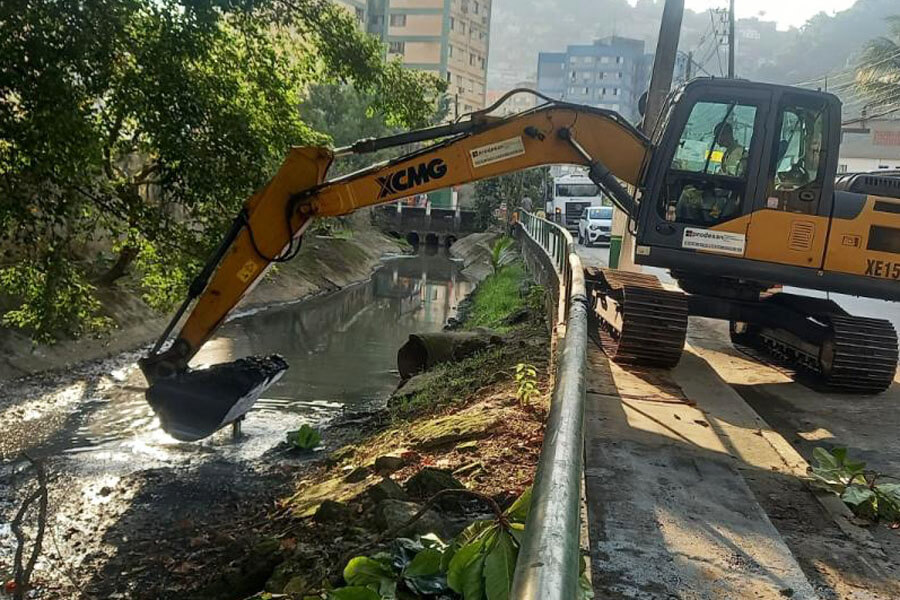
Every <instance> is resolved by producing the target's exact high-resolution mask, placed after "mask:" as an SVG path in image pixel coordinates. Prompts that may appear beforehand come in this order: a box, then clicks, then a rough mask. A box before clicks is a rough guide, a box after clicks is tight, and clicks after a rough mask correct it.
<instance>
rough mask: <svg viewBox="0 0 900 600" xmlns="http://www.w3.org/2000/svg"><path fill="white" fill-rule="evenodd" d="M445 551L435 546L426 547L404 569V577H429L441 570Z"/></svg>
mask: <svg viewBox="0 0 900 600" xmlns="http://www.w3.org/2000/svg"><path fill="white" fill-rule="evenodd" d="M442 556H443V553H442V552H441V551H440V550H437V549H435V548H425V549H424V550H422V551H421V552H419V553H418V554H416V557H415V558H414V559H412V562H410V563H409V564H408V565H407V566H406V568H405V569H404V570H403V576H404V577H428V576H430V575H435V574H437V573H440V572H441V557H442Z"/></svg>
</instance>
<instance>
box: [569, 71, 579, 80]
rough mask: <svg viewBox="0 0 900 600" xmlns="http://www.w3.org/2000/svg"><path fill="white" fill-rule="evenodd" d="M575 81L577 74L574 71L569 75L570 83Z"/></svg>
mask: <svg viewBox="0 0 900 600" xmlns="http://www.w3.org/2000/svg"><path fill="white" fill-rule="evenodd" d="M576 79H578V73H577V72H576V71H572V72H571V73H569V80H570V81H575V80H576Z"/></svg>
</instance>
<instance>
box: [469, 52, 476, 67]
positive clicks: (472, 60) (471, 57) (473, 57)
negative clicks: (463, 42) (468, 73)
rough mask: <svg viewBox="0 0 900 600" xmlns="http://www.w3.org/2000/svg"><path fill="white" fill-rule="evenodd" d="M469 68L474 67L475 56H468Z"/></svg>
mask: <svg viewBox="0 0 900 600" xmlns="http://www.w3.org/2000/svg"><path fill="white" fill-rule="evenodd" d="M469 66H472V67H474V66H475V55H474V54H469Z"/></svg>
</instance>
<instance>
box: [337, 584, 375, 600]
mask: <svg viewBox="0 0 900 600" xmlns="http://www.w3.org/2000/svg"><path fill="white" fill-rule="evenodd" d="M328 600H381V595H380V594H379V593H378V592H376V591H375V590H373V589H370V588H367V587H364V586H352V587H345V588H338V589H336V590H331V591H330V592H328Z"/></svg>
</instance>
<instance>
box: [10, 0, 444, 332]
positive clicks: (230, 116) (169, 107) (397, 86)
mask: <svg viewBox="0 0 900 600" xmlns="http://www.w3.org/2000/svg"><path fill="white" fill-rule="evenodd" d="M98 32H102V34H98ZM338 83H352V85H353V89H354V90H357V91H358V92H359V94H362V95H363V96H364V97H365V109H364V110H363V108H362V106H358V107H356V108H354V109H353V110H355V111H356V112H357V113H360V112H365V114H366V115H367V116H371V115H375V114H377V115H379V118H380V119H381V120H382V121H383V123H385V124H387V125H389V126H391V127H398V126H403V127H413V126H418V125H422V124H426V123H428V122H429V120H430V119H431V117H432V115H433V114H434V112H435V109H436V100H437V96H438V95H439V94H440V93H441V92H442V91H443V89H444V87H445V83H444V82H442V81H440V80H439V79H438V78H437V77H435V76H433V75H429V74H426V73H421V72H413V71H409V70H405V69H403V68H402V66H401V65H400V64H399V63H398V62H390V63H386V62H385V61H384V59H383V47H382V45H381V43H380V42H379V41H378V40H377V39H375V38H373V37H371V36H368V35H366V34H365V33H363V32H361V31H360V30H359V29H358V28H357V26H356V23H355V21H354V20H353V19H352V17H350V16H349V15H348V14H346V12H345V11H344V10H342V9H341V8H339V7H337V6H336V5H335V4H334V3H332V2H329V1H327V0H259V1H256V2H243V3H241V2H230V1H222V0H204V1H201V2H193V1H187V0H161V1H151V0H83V1H78V2H76V1H74V0H38V1H36V2H32V3H30V4H29V5H28V7H27V10H26V9H25V8H23V6H21V5H20V4H17V3H11V4H10V3H7V4H4V5H3V6H2V8H0V237H2V239H3V240H4V251H5V252H6V255H5V257H4V259H3V261H4V262H3V263H0V268H2V269H3V270H4V273H5V277H6V278H7V279H9V280H10V281H12V282H13V283H14V284H15V285H14V287H13V288H12V291H13V301H14V303H15V305H14V306H13V309H12V311H10V312H7V313H6V315H5V317H4V321H5V322H6V323H7V324H10V325H14V326H17V327H23V328H25V329H28V330H29V331H31V332H32V333H33V334H34V335H35V336H36V337H37V338H39V339H41V340H49V339H51V338H53V337H58V336H60V335H69V336H77V335H80V334H83V333H86V332H88V331H91V330H95V329H97V328H100V327H102V326H103V325H104V322H103V320H98V318H97V308H98V307H97V304H96V300H95V298H96V296H95V294H94V290H93V289H92V288H91V286H90V284H88V283H87V282H88V281H92V280H94V281H96V280H102V281H106V282H109V281H115V279H117V278H119V277H122V276H124V275H127V274H129V273H130V274H132V275H134V276H135V277H136V278H137V280H138V281H139V285H140V286H141V288H142V291H143V293H144V298H145V299H146V300H147V301H148V303H149V304H151V305H152V306H153V307H154V308H157V309H160V310H164V309H166V308H168V307H169V306H171V304H172V303H173V302H174V301H176V299H177V298H179V297H180V296H181V295H182V294H181V291H183V289H184V287H185V286H186V283H187V281H189V279H190V278H191V275H192V274H194V273H196V271H197V269H198V265H199V264H200V263H201V262H203V260H204V259H205V257H206V256H207V255H208V254H209V252H210V251H211V249H212V248H213V247H214V246H215V245H216V243H217V242H218V240H219V238H220V237H221V234H222V232H223V231H224V229H225V228H226V227H227V225H228V224H229V222H230V221H231V219H232V218H233V216H234V214H236V212H237V210H238V208H239V207H240V206H241V205H242V203H243V202H244V201H245V199H246V198H247V197H248V195H249V194H250V193H251V192H252V191H253V190H255V189H257V188H258V187H260V186H261V185H262V184H263V183H264V182H265V181H266V179H267V178H268V177H270V176H271V175H272V174H273V173H274V171H275V169H276V168H277V167H278V166H279V165H280V163H281V161H282V159H283V157H284V155H285V153H286V151H287V150H288V149H289V148H290V147H291V146H296V145H304V144H315V143H323V142H325V141H326V137H325V136H324V135H322V134H320V133H317V132H316V131H315V129H314V127H311V126H310V123H312V122H314V121H316V119H315V118H313V116H312V108H311V105H310V104H309V103H307V104H305V105H304V104H302V102H303V100H304V99H305V98H306V99H307V100H309V98H310V94H309V93H308V91H309V90H310V88H311V86H315V85H324V84H338ZM298 107H300V110H298ZM304 110H310V111H311V116H310V119H309V120H308V121H307V119H306V114H305V113H304ZM338 114H339V115H340V117H347V116H348V114H347V113H345V112H340V113H338ZM335 120H336V119H335ZM356 122H357V123H362V120H361V118H359V117H358V116H357V118H356ZM361 133H363V134H365V133H366V132H365V131H363V132H361ZM115 253H118V257H115V256H114V254H115ZM97 254H100V260H99V261H98V260H94V257H95V256H96V255H97ZM88 257H90V259H88ZM58 264H65V265H66V266H65V267H64V268H63V267H57V266H53V267H51V265H58ZM103 264H107V265H109V264H114V267H113V268H111V269H110V270H109V271H107V273H106V274H103V273H99V272H96V268H97V267H98V266H100V265H103ZM51 268H56V269H60V270H61V272H62V273H63V275H64V277H61V278H59V277H55V276H53V275H52V274H51ZM70 288H71V289H70Z"/></svg>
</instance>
